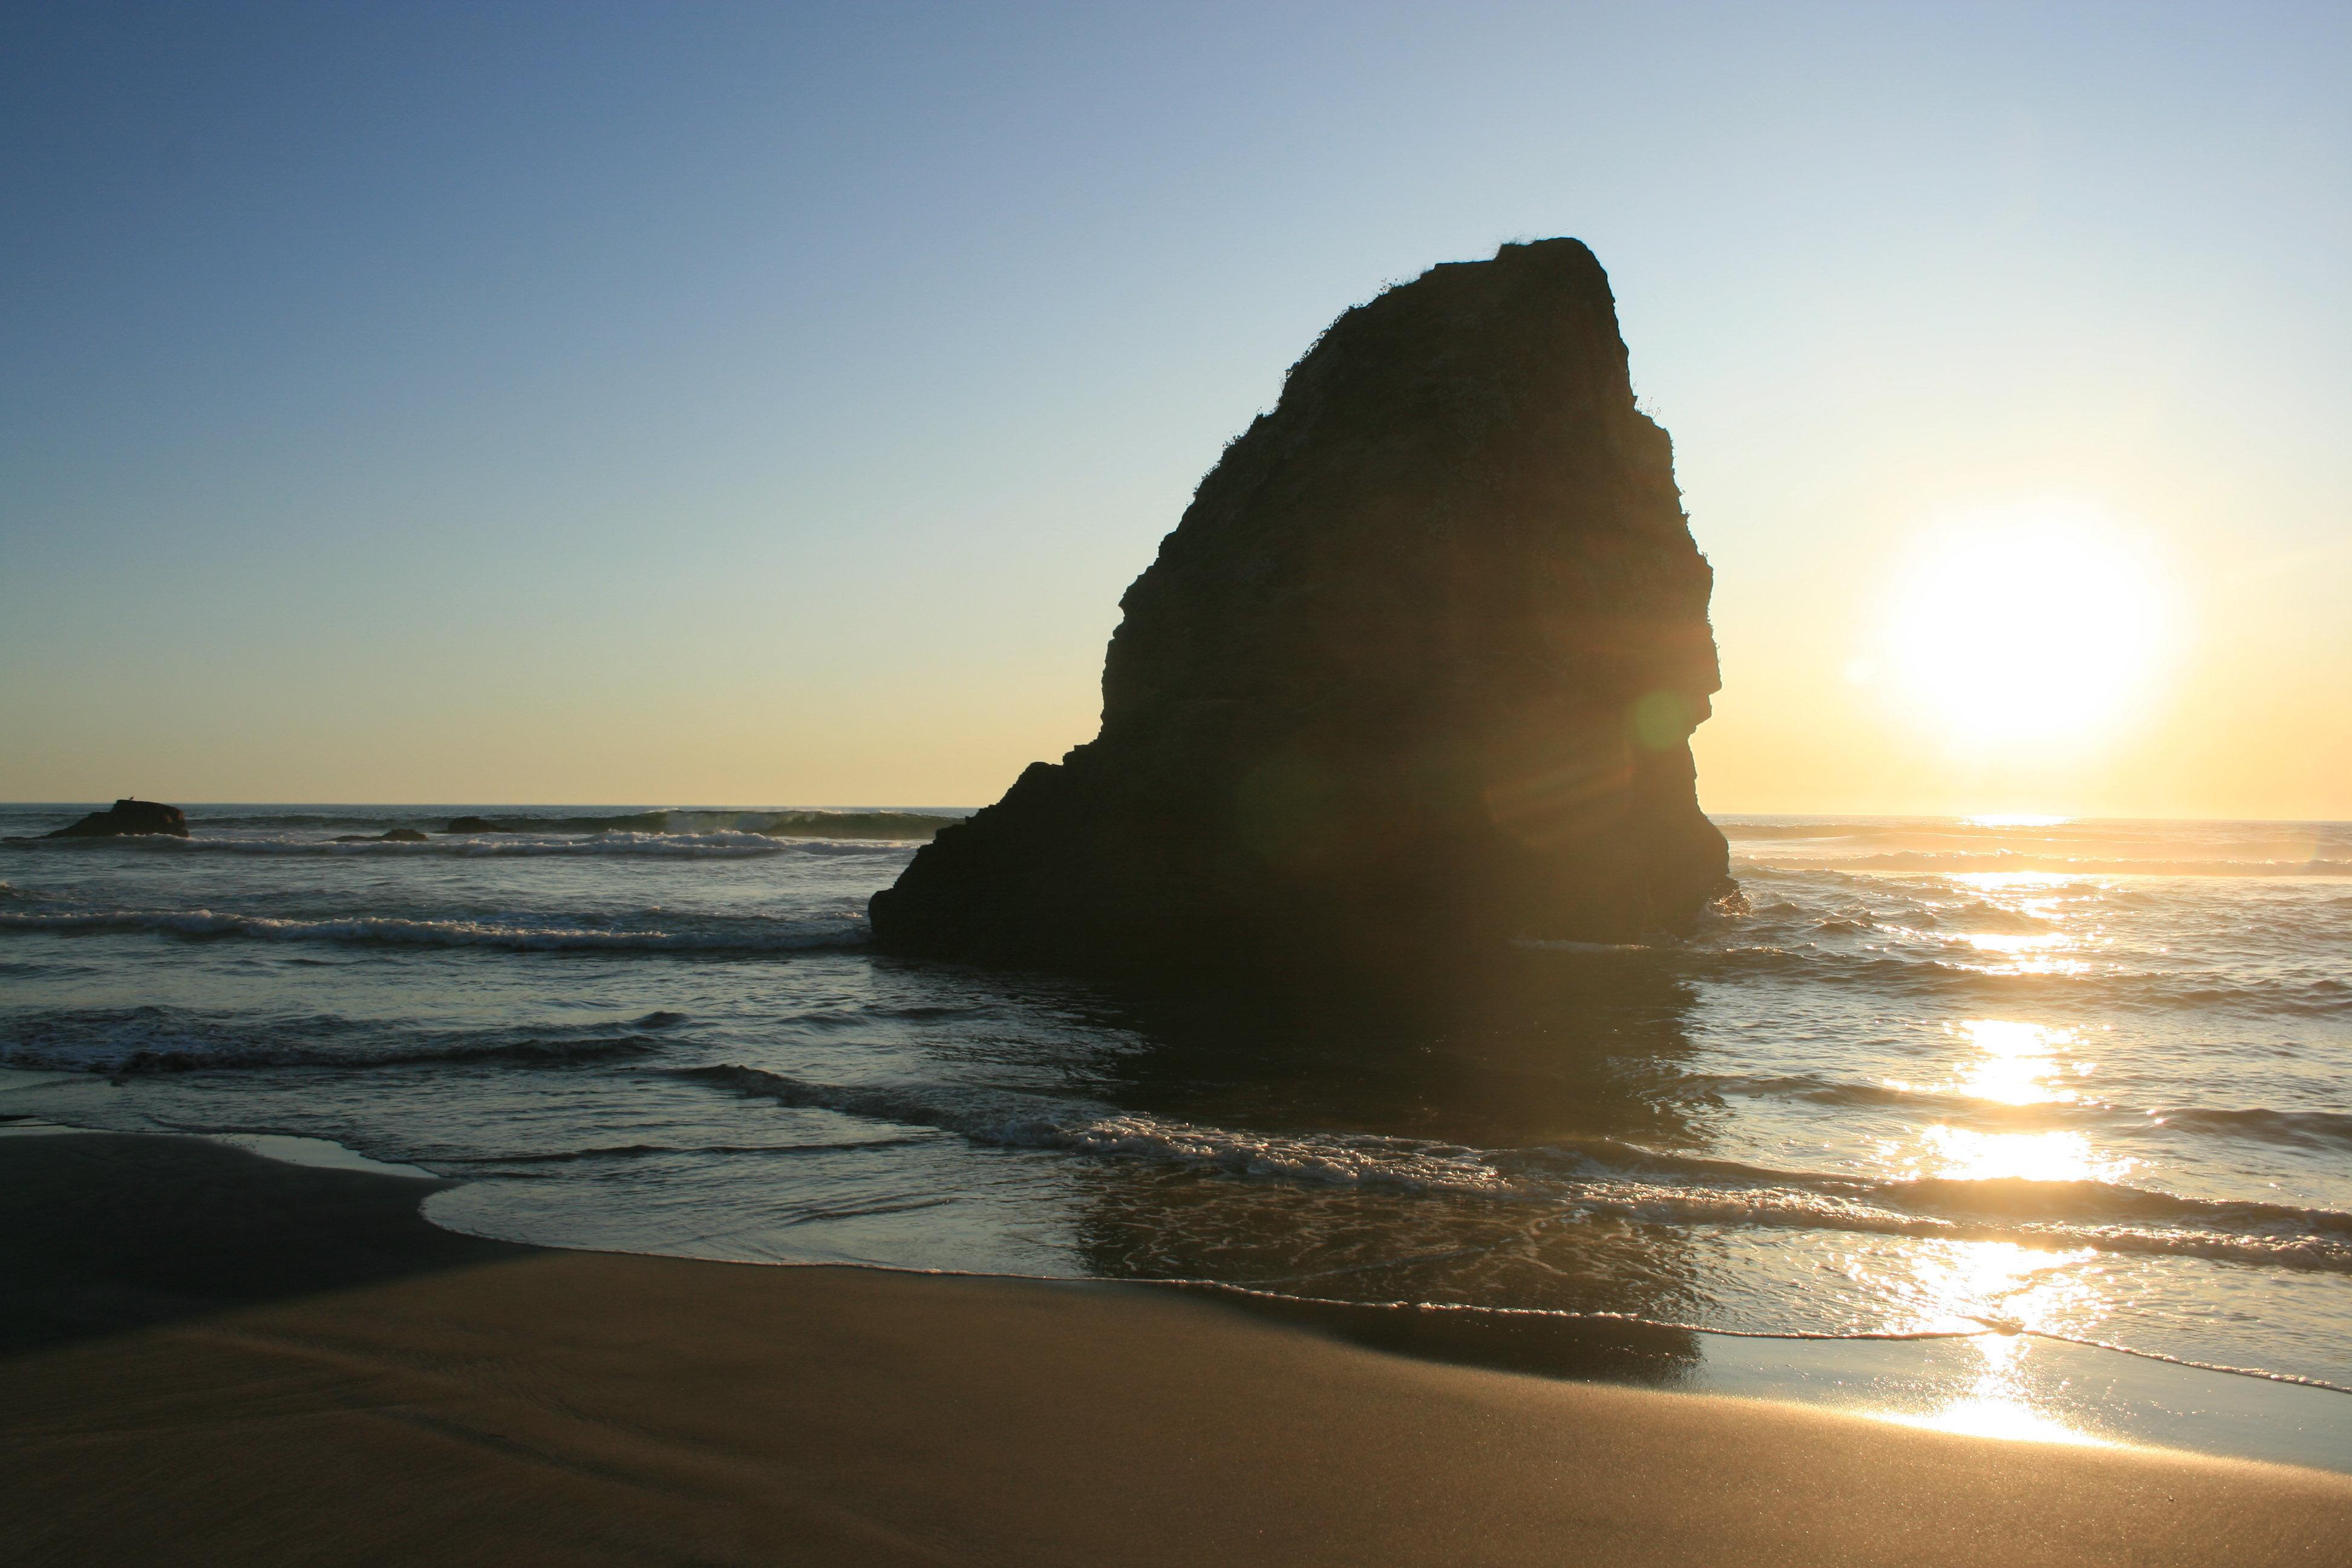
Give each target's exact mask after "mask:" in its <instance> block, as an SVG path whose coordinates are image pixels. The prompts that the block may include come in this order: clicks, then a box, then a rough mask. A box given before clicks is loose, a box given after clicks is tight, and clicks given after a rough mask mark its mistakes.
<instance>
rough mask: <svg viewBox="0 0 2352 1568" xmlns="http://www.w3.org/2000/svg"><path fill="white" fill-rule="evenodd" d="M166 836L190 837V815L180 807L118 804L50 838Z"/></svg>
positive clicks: (140, 802)
mask: <svg viewBox="0 0 2352 1568" xmlns="http://www.w3.org/2000/svg"><path fill="white" fill-rule="evenodd" d="M151 833H164V834H169V835H170V836H171V837H174V838H185V837H187V836H188V818H187V814H186V813H184V812H183V811H182V810H181V809H180V808H179V807H178V806H176V805H157V804H156V803H155V802H153V801H152V800H130V799H124V800H118V801H116V802H115V803H114V804H113V805H110V806H109V807H107V808H106V809H105V810H104V811H93V812H91V813H90V814H89V816H85V817H83V818H82V819H81V820H80V821H79V822H77V823H75V824H74V825H73V826H71V827H60V828H58V830H57V831H56V832H55V833H49V834H44V835H43V837H47V838H121V837H130V836H131V835H135V834H151Z"/></svg>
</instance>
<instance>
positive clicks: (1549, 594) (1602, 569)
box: [870, 239, 1730, 973]
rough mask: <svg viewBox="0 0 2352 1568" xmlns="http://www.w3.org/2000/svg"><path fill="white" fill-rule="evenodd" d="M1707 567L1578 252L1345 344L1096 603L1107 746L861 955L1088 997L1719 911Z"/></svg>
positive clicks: (1561, 251) (1632, 927) (1459, 274)
mask: <svg viewBox="0 0 2352 1568" xmlns="http://www.w3.org/2000/svg"><path fill="white" fill-rule="evenodd" d="M1712 584H1713V574H1712V572H1711V570H1710V569H1709V567H1708V565H1707V563H1706V560H1705V558H1704V557H1702V556H1701V555H1700V554H1699V552H1698V550H1697V547H1696V545H1695V544H1694V543H1693V542H1692V539H1691V534H1690V529H1689V525H1688V521H1687V520H1686V518H1685V515H1684V513H1683V510H1682V502H1681V495H1680V492H1679V490H1678V489H1676V487H1675V478H1674V457H1673V447H1672V444H1671V442H1670V441H1669V439H1668V437H1667V436H1666V433H1665V432H1664V430H1662V429H1660V428H1659V427H1658V426H1656V425H1655V424H1654V423H1652V422H1651V420H1650V419H1649V418H1648V417H1646V416H1644V415H1643V414H1642V413H1641V411H1640V410H1639V409H1638V408H1637V407H1636V406H1635V405H1634V400H1633V388H1632V384H1631V382H1630V379H1629V376H1628V372H1627V366H1626V355H1625V348H1624V344H1623V342H1622V340H1621V339H1620V337H1619V335H1618V329H1617V319H1616V308H1615V302H1614V300H1613V299H1612V295H1611V293H1610V289H1609V282H1608V279H1607V277H1606V276H1605V275H1604V274H1603V273H1602V271H1601V266H1600V264H1599V263H1598V262H1597V261H1596V260H1595V259H1594V258H1593V257H1592V254H1591V252H1590V251H1589V250H1587V249H1586V248H1585V247H1583V246H1582V245H1581V244H1579V243H1578V242H1576V241H1574V240H1569V239H1554V240H1546V241H1542V242H1539V243H1537V244H1530V245H1511V246H1506V247H1503V248H1502V250H1501V251H1500V252H1498V253H1497V254H1496V257H1495V258H1494V259H1492V260H1490V261H1484V262H1470V263H1454V264H1450V265H1446V266H1441V267H1437V268H1432V269H1431V270H1430V271H1428V272H1426V273H1424V274H1423V275H1422V276H1421V277H1420V278H1419V279H1415V280H1414V281H1412V282H1411V283H1408V284H1404V285H1402V286H1401V287H1398V288H1396V289H1391V290H1390V291H1388V292H1387V293H1385V294H1383V295H1381V297H1380V298H1378V299H1376V300H1372V301H1371V302H1370V303H1369V304H1366V305H1362V306H1360V307H1358V308H1356V309H1354V310H1349V311H1348V312H1347V313H1346V314H1345V315H1343V316H1341V317H1340V318H1339V321H1336V322H1334V323H1333V324H1332V326H1331V328H1330V329H1329V331H1327V332H1325V334H1324V335H1323V336H1322V338H1321V339H1319V340H1318V342H1316V344H1315V345H1314V346H1313V347H1312V348H1311V349H1310V350H1309V351H1308V352H1307V355H1306V357H1305V358H1303V359H1302V360H1300V361H1299V362H1298V363H1297V365H1295V366H1294V367H1292V369H1291V372H1290V374H1289V377H1288V380H1287V381H1286V384H1285V386H1284V390H1283V395H1282V398H1281V402H1280V404H1279V405H1278V406H1277V407H1276V409H1275V410H1274V412H1273V413H1271V414H1267V415H1263V416H1260V417H1259V418H1258V419H1257V420H1256V421H1255V423H1254V424H1253V425H1252V426H1250V428H1249V430H1248V431H1247V432H1246V433H1245V434H1244V435H1243V436H1242V437H1240V438H1239V439H1238V440H1236V441H1234V443H1233V444H1232V445H1231V446H1230V447H1227V448H1226V451H1225V454H1224V457H1223V460H1222V461H1220V462H1219V463H1218V464H1217V466H1216V468H1214V469H1213V470H1212V471H1211V472H1210V474H1209V475H1208V477H1207V478H1206V479H1203V480H1202V483H1201V486H1200V489H1199V490H1198V491H1197V492H1196V493H1195V495H1194V497H1193V500H1192V506H1191V507H1190V509H1188V510H1187V511H1186V512H1185V514H1184V517H1183V519H1182V521H1181V522H1180V523H1179V525H1178V526H1177V528H1176V530H1175V531H1174V532H1172V533H1171V534H1170V535H1168V537H1167V538H1166V539H1165V540H1164V541H1163V542H1161V544H1160V554H1159V558H1158V560H1156V561H1155V562H1154V563H1152V565H1151V567H1150V569H1149V570H1148V571H1146V572H1145V573H1144V574H1143V575H1142V576H1141V577H1139V578H1138V579H1137V580H1136V582H1135V584H1134V585H1133V586H1132V587H1130V588H1129V590H1128V593H1127V595H1126V597H1125V599H1124V600H1123V601H1122V602H1121V605H1122V608H1123V609H1124V610H1125V612H1126V619H1125V621H1124V622H1123V623H1122V624H1121V626H1119V628H1118V631H1117V632H1116V633H1115V634H1114V635H1113V637H1112V638H1111V642H1110V648H1109V652H1108V658H1106V660H1105V664H1104V669H1103V718H1102V730H1101V733H1100V734H1099V735H1098V736H1097V739H1095V740H1094V741H1093V742H1089V743H1088V744H1086V745H1083V746H1080V747H1078V748H1077V749H1076V750H1075V751H1072V752H1069V753H1068V754H1067V755H1066V756H1065V757H1064V758H1063V759H1062V761H1061V762H1060V763H1058V764H1056V763H1034V764H1032V765H1031V766H1030V768H1029V769H1028V770H1027V771H1026V772H1025V773H1023V774H1022V775H1021V777H1020V779H1019V780H1018V781H1017V782H1016V783H1015V784H1013V788H1012V789H1011V790H1010V791H1009V792H1008V793H1007V794H1006V795H1005V796H1004V798H1003V800H1001V801H999V802H998V803H997V804H996V805H993V806H991V807H989V808H987V809H986V810H984V811H982V812H980V813H979V814H978V815H976V816H973V817H972V818H971V820H970V821H969V822H968V823H966V824H964V825H961V826H953V827H949V828H947V829H945V830H944V831H942V832H941V833H940V835H939V837H937V838H936V839H935V840H934V841H933V842H932V844H931V845H930V846H929V847H927V848H925V849H924V850H923V851H922V852H921V853H919V855H918V856H917V857H916V858H915V859H914V861H913V863H912V864H911V865H909V866H908V869H907V871H906V873H905V874H904V875H903V876H901V877H900V879H898V884H897V886H895V887H893V888H890V889H886V890H884V891H883V892H880V893H878V894H877V895H876V896H875V897H874V900H873V901H872V904H871V907H870V914H871V919H872V923H873V929H874V935H875V939H876V941H877V942H878V943H879V944H880V945H881V946H882V947H883V948H885V949H886V950H889V951H894V952H905V953H912V954H920V955H929V956H935V957H941V958H952V959H961V960H971V961H979V962H987V963H1015V964H1037V965H1045V966H1049V967H1058V968H1072V969H1078V970H1087V971H1108V972H1124V971H1162V970H1176V971H1192V972H1197V971H1218V972H1227V973H1230V972H1233V971H1234V970H1258V971H1265V972H1286V971H1291V970H1295V969H1297V968H1299V967H1302V966H1312V967H1324V966H1332V965H1337V966H1339V967H1342V968H1345V969H1350V970H1358V971H1360V970H1363V969H1365V968H1367V967H1370V966H1382V965H1390V964H1397V963H1414V962H1417V961H1419V960H1422V959H1423V958H1425V957H1427V956H1429V955H1432V954H1434V953H1441V952H1463V951H1465V950H1491V949H1496V948H1500V947H1501V946H1503V945H1504V944H1505V943H1506V942H1508V941H1509V940H1510V939H1513V938H1551V939H1564V940H1571V941H1604V942H1617V941H1625V940H1630V939H1633V938H1636V937H1639V936H1641V935H1643V934H1644V933H1646V932H1649V931H1655V930H1658V929H1661V928H1673V927H1675V926H1679V925H1681V924H1683V923H1685V922H1686V921H1689V920H1690V919H1691V918H1692V917H1693V916H1694V915H1695V914H1696V912H1697V911H1698V910H1699V909H1700V908H1701V907H1702V906H1703V905H1705V904H1706V901H1707V900H1710V899H1712V898H1714V897H1716V896H1717V895H1718V894H1720V893H1722V892H1724V891H1726V890H1727V889H1728V888H1729V885H1730V884H1729V881H1728V877H1727V855H1726V851H1725V845H1724V839H1723V836H1722V835H1721V834H1720V833H1718V832H1717V830H1716V828H1715V827H1714V826H1713V825H1712V824H1710V823H1709V822H1708V821H1707V820H1706V817H1705V816H1703V815H1702V814H1701V813H1700V811H1699V807H1698V802H1697V798H1696V781H1695V776H1694V770H1693V765H1692V761H1691V753H1690V747H1689V737H1690V734H1691V731H1692V730H1693V729H1694V728H1695V727H1696V725H1697V724H1698V723H1699V722H1700V721H1702V720H1704V719H1705V718H1706V716H1707V713H1708V708H1709V699H1710V698H1711V696H1712V695H1713V693H1714V692H1715V691H1716V690H1717V688H1718V685H1719V681H1718V679H1717V663H1716V650H1715V641H1714V637H1713V634H1712V632H1711V630H1710V628H1709V626H1708V624H1707V618H1706V611H1707V598H1708V595H1709V592H1710V589H1711V587H1712Z"/></svg>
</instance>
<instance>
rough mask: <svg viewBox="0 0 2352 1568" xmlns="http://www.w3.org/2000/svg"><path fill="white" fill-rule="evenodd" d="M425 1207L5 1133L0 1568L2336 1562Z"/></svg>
mask: <svg viewBox="0 0 2352 1568" xmlns="http://www.w3.org/2000/svg"><path fill="white" fill-rule="evenodd" d="M430 1190H431V1187H430V1184H425V1183H422V1182H413V1181H403V1180H399V1179H396V1178H391V1177H382V1176H373V1175H363V1174H355V1173H342V1172H331V1171H315V1170H302V1169H297V1168H293V1167H289V1166H285V1165H278V1164H273V1163H269V1162H268V1161H264V1160H261V1159H259V1158H257V1157H255V1156H252V1155H248V1154H245V1153H242V1152H237V1151H234V1150H229V1149H225V1148H221V1147H219V1146H217V1145H214V1144H209V1143H205V1142H197V1141H193V1140H185V1139H133V1138H118V1137H102V1136H96V1135H75V1136H57V1137H28V1138H9V1139H0V1265H5V1276H0V1335H5V1343H6V1344H7V1345H8V1346H9V1347H10V1349H11V1353H10V1354H8V1355H7V1356H6V1357H5V1359H0V1496H5V1499H6V1500H7V1510H6V1517H5V1537H0V1539H5V1544H6V1555H7V1557H8V1559H9V1560H10V1561H12V1562H16V1563H156V1562H171V1563H306V1564H308V1563H317V1564H327V1563H436V1564H437V1563H1110V1562H1120V1563H1433V1562H1445V1563H1633V1564H1639V1563H1738V1564H1759V1565H1760V1564H1774V1563H1786V1564H1826V1563H1982V1564H2000V1565H2008V1564H2027V1563H2052V1564H2058V1563H2065V1564H2077V1563H2143V1564H2148V1563H2216V1564H2219V1563H2231V1564H2255V1563H2309V1564H2315V1565H2317V1564H2326V1565H2328V1568H2336V1565H2338V1564H2341V1563H2346V1562H2347V1561H2352V1477H2344V1476H2338V1475H2333V1474H2329V1473H2326V1472H2320V1471H2313V1470H2299V1469H2290V1468H2282V1467H2270V1466H2260V1465H2252V1464H2244V1463H2238V1462H2231V1461H2225V1460H2211V1459H2200V1458H2188V1457H2183V1456H2179V1455H2170V1454H2158V1453H2152V1452H2144V1451H2131V1450H2121V1449H2089V1448H2072V1447H2044V1446H2036V1445H2024V1444H2002V1443H1995V1442H1989V1441H1984V1440H1979V1439H1972V1438H1966V1437H1957V1436H1947V1435H1944V1434H1940V1433H1934V1432H1926V1431H1919V1430H1915V1429H1912V1428H1908V1427H1902V1426H1890V1425H1887V1424H1884V1423H1879V1422H1874V1421H1870V1420H1866V1419H1863V1418H1860V1417H1855V1416H1849V1415H1837V1414H1833V1413H1829V1412H1822V1411H1817V1410H1809V1409H1801V1408H1796V1407H1790V1406H1783V1405H1765V1404H1760V1403H1752V1402H1746V1401H1739V1400H1730V1399H1721V1398H1714V1397H1707V1396H1700V1395H1692V1394H1662V1393H1655V1392H1651V1391H1646V1390H1640V1389H1632V1388H1623V1387H1611V1386H1601V1385H1592V1384H1570V1383H1561V1382H1557V1381H1551V1380H1546V1379H1538V1378H1533V1377H1526V1376H1518V1375H1513V1374H1510V1373H1499V1372H1489V1371H1480V1370H1475V1369H1471V1368H1465V1367H1461V1366H1447V1365H1441V1364H1437V1363H1431V1362H1428V1361H1425V1360H1419V1359H1413V1358H1408V1357H1403V1356H1395V1355H1387V1354H1382V1353H1380V1352H1374V1351H1370V1350H1366V1349H1362V1348H1360V1347H1358V1346H1354V1345H1350V1344H1348V1343H1345V1342H1340V1341H1339V1340H1335V1339H1333V1338H1330V1337H1328V1336H1325V1335H1320V1334H1318V1333H1315V1332H1312V1331H1307V1330H1304V1329H1298V1328H1291V1327H1284V1326H1279V1325H1274V1324H1269V1323H1267V1322H1265V1321H1258V1320H1255V1319H1253V1318H1250V1317H1247V1316H1244V1315H1242V1314H1240V1313H1238V1312H1235V1311H1234V1310H1230V1309H1227V1308H1224V1307H1222V1306H1219V1305H1216V1304H1214V1303H1213V1302H1211V1301H1208V1300H1201V1299H1198V1298H1190V1297H1186V1296H1182V1295H1180V1294H1177V1293H1173V1292H1169V1291H1161V1290H1154V1289H1148V1288H1142V1287H1133V1286H1110V1285H1087V1284H1043V1283H1030V1282H1024V1281H1015V1280H997V1279H944V1278H933V1277H927V1276H919V1275H906V1274H891V1273H884V1272H879V1271H873V1270H862V1269H837V1268H754V1267H747V1266H740V1265H730V1264H716V1263H696V1262H687V1261H681V1260H677V1259H667V1258H627V1257H616V1256H611V1255H603V1254H590V1253H558V1252H539V1251H532V1250H530V1249H528V1248H520V1247H499V1246H496V1245H494V1244H488V1243H478V1242H471V1241H467V1240H466V1239H465V1238H462V1237H450V1236H448V1235H447V1234H446V1233H444V1232H441V1231H437V1230H436V1229H434V1228H433V1227H432V1226H428V1225H425V1223H424V1222H423V1221H421V1220H420V1219H418V1218H417V1217H416V1216H415V1212H414V1210H415V1203H416V1201H417V1200H418V1198H419V1197H421V1196H422V1195H423V1194H424V1193H425V1192H427V1191H430ZM68 1336H79V1338H78V1339H76V1340H74V1342H65V1341H66V1340H67V1338H68Z"/></svg>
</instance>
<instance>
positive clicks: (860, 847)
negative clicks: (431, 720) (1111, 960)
mask: <svg viewBox="0 0 2352 1568" xmlns="http://www.w3.org/2000/svg"><path fill="white" fill-rule="evenodd" d="M11 843H12V844H14V845H16V847H29V846H32V845H39V846H40V847H44V848H47V849H49V850H51V851H56V850H59V849H64V850H67V851H68V852H73V851H79V852H82V853H88V852H89V851H90V850H92V849H131V850H137V851H141V852H143V853H146V854H152V855H332V856H362V857H383V858H390V859H400V858H412V857H415V858H439V857H447V856H456V857H460V858H507V857H534V856H571V855H644V856H657V857H663V858H670V859H681V860H740V859H750V858H760V857H763V856H770V855H822V854H849V855H897V854H903V853H904V852H905V850H906V847H907V846H906V843H905V841H904V840H898V839H880V838H860V837H845V838H840V839H833V838H825V837H817V836H815V835H810V836H808V837H799V838H780V837H770V836H768V835H765V834H759V833H739V832H734V831H731V830H730V831H724V832H717V833H659V832H652V833H639V832H628V831H619V830H604V831H600V832H597V833H595V834H593V835H591V836H589V837H578V838H546V837H538V838H535V837H506V836H504V835H487V834H486V835H445V836H443V837H436V838H429V839H427V840H425V842H424V843H422V844H409V843H397V842H388V841H386V840H383V839H380V838H369V839H356V840H352V841H349V842H342V843H338V842H336V841H335V840H332V839H320V838H296V837H267V838H213V837H203V836H197V837H190V838H172V837H163V836H161V835H142V836H140V837H128V838H52V839H15V840H11Z"/></svg>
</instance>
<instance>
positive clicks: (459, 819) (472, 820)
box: [441, 816, 500, 833]
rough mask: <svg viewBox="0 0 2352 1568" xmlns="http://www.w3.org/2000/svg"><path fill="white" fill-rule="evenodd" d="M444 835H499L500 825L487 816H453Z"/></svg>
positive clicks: (443, 830)
mask: <svg viewBox="0 0 2352 1568" xmlns="http://www.w3.org/2000/svg"><path fill="white" fill-rule="evenodd" d="M441 831H442V832H444V833H497V832H499V831H500V829H499V825H498V824H497V823H495V822H492V821H491V820H490V819H489V818H488V817H487V816H453V817H451V818H450V819H449V826H446V827H445V828H443V829H442V830H441Z"/></svg>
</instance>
